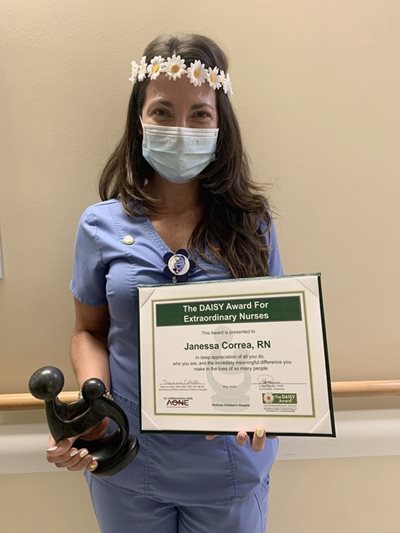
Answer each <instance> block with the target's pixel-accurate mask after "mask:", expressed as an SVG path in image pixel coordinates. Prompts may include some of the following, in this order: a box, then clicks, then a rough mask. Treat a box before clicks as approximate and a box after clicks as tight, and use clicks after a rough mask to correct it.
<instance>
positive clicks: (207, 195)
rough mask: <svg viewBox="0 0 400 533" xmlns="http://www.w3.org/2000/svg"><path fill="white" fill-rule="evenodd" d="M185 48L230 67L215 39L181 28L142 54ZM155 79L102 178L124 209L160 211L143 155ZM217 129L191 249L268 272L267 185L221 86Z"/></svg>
mask: <svg viewBox="0 0 400 533" xmlns="http://www.w3.org/2000/svg"><path fill="white" fill-rule="evenodd" d="M172 54H176V55H180V56H181V58H182V59H184V60H185V63H186V64H187V65H188V64H190V63H191V62H192V63H193V62H194V61H195V60H196V59H199V60H200V61H201V62H202V63H204V64H205V66H206V67H211V68H214V67H215V66H218V68H219V69H221V70H223V71H224V72H227V71H228V61H227V58H226V55H225V54H224V52H223V51H222V50H221V49H220V48H219V46H218V45H217V44H216V43H215V42H214V41H213V40H211V39H210V38H208V37H205V36H203V35H194V34H183V35H179V36H175V35H174V36H170V35H168V36H160V37H157V38H156V39H154V40H153V41H152V42H151V43H149V44H148V46H147V47H146V49H145V50H144V52H143V55H144V56H146V57H147V58H148V59H149V58H153V57H154V56H157V55H160V56H162V57H165V58H166V57H171V56H172ZM148 83H149V79H148V78H145V80H144V81H142V82H140V83H136V84H135V85H134V87H133V90H132V94H131V97H130V101H129V107H128V116H127V121H126V127H125V132H124V134H123V136H122V139H121V140H120V142H119V144H118V145H117V147H116V149H115V150H114V152H113V153H112V155H111V157H110V158H109V160H108V162H107V164H106V166H105V168H104V170H103V172H102V174H101V177H100V183H99V192H100V197H101V199H102V200H108V199H110V198H117V197H118V198H119V199H120V201H121V202H122V205H123V207H124V209H125V210H126V211H127V212H128V213H129V214H131V215H132V216H136V215H137V214H138V211H137V209H136V210H135V204H136V205H137V204H140V205H142V206H144V207H145V208H146V209H149V210H157V203H156V201H155V200H154V199H153V198H151V197H149V196H148V195H147V194H146V193H145V191H144V185H145V183H146V182H147V180H149V179H151V177H152V175H153V174H154V170H153V169H152V168H151V166H150V165H149V164H148V163H147V161H146V160H145V159H144V157H143V155H142V137H141V134H140V127H139V116H140V114H141V111H142V108H143V104H144V99H145V91H146V87H147V84H148ZM216 98H217V109H218V124H219V134H218V143H217V149H216V159H215V161H213V162H212V163H210V165H208V167H207V168H206V169H205V170H204V171H203V172H202V173H201V174H200V175H199V177H198V179H200V183H201V191H202V200H203V205H204V209H203V216H202V219H201V221H200V222H199V224H198V225H197V227H196V228H195V229H194V231H193V234H192V236H191V239H190V242H189V248H190V249H192V250H196V252H197V253H199V254H200V255H201V256H202V257H203V258H204V259H206V260H208V261H210V260H211V261H212V260H213V259H212V258H211V259H210V252H211V254H212V256H213V258H214V259H215V260H219V261H221V262H222V263H223V264H224V266H225V267H226V268H227V269H228V270H229V271H230V273H231V275H232V277H234V278H239V277H254V276H264V275H266V274H268V255H269V253H268V246H267V242H266V239H265V234H266V233H267V232H268V230H269V228H270V225H271V216H270V212H269V206H268V202H267V200H266V198H265V197H264V196H263V195H262V193H261V187H259V186H257V185H256V184H255V183H254V182H253V181H252V179H251V176H250V170H249V162H248V158H247V155H246V153H245V151H244V148H243V144H242V138H241V134H240V129H239V124H238V121H237V119H236V116H235V113H234V111H233V108H232V104H231V102H230V100H229V97H228V96H227V95H226V94H225V93H224V91H223V90H217V91H216Z"/></svg>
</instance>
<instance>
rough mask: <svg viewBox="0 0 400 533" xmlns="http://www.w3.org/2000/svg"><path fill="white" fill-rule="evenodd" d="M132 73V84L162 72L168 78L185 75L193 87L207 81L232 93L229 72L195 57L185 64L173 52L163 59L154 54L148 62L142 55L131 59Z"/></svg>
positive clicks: (215, 87)
mask: <svg viewBox="0 0 400 533" xmlns="http://www.w3.org/2000/svg"><path fill="white" fill-rule="evenodd" d="M131 65H132V74H131V77H130V78H129V81H131V82H132V84H133V85H134V84H135V83H136V82H137V81H143V80H144V79H145V78H146V77H147V78H149V79H150V80H156V79H157V78H158V76H159V75H160V74H164V75H165V76H166V77H167V78H168V79H170V80H173V81H175V80H177V79H180V78H182V76H187V77H188V78H189V80H190V83H192V84H193V85H194V86H195V87H200V86H201V85H203V83H208V84H209V86H210V87H211V88H212V89H214V91H215V90H217V89H221V88H222V89H223V91H224V93H225V94H227V95H228V96H232V95H233V90H232V84H231V80H230V78H229V74H228V73H225V72H224V71H223V70H220V69H219V68H218V67H214V68H210V67H208V68H207V67H206V66H205V65H204V63H202V62H201V61H200V60H198V59H196V60H195V62H194V63H190V67H188V66H187V65H186V64H185V60H184V59H181V56H177V55H175V54H173V55H172V57H168V58H167V59H164V58H163V57H162V56H155V57H153V59H151V61H150V62H149V63H147V62H146V56H143V57H142V59H141V60H140V62H139V63H136V61H132V63H131Z"/></svg>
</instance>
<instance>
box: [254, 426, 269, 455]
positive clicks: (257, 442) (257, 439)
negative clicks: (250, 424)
mask: <svg viewBox="0 0 400 533" xmlns="http://www.w3.org/2000/svg"><path fill="white" fill-rule="evenodd" d="M265 439H266V437H265V430H264V428H257V429H256V430H255V432H254V433H253V438H252V441H251V447H252V448H253V450H254V451H255V452H261V450H263V449H264V447H265Z"/></svg>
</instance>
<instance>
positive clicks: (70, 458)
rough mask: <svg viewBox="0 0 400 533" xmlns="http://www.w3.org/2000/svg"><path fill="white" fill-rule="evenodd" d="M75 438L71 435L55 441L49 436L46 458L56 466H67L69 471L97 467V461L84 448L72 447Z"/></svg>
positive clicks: (91, 469)
mask: <svg viewBox="0 0 400 533" xmlns="http://www.w3.org/2000/svg"><path fill="white" fill-rule="evenodd" d="M75 440H76V437H73V438H67V439H64V440H61V441H59V442H57V443H56V442H55V441H54V439H53V438H52V437H50V438H49V448H48V449H47V451H46V456H47V460H48V461H49V463H52V464H54V465H55V466H56V467H57V468H67V469H68V470H71V471H76V470H84V469H85V468H89V470H90V471H94V470H95V469H96V468H97V462H96V461H94V460H93V457H92V456H91V455H90V454H89V452H88V450H87V449H86V448H83V449H80V450H78V449H77V448H73V447H72V446H73V443H74V441H75Z"/></svg>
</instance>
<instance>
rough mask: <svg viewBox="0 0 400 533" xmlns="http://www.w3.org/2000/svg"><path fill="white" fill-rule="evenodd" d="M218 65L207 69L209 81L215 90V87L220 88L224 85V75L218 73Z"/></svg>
mask: <svg viewBox="0 0 400 533" xmlns="http://www.w3.org/2000/svg"><path fill="white" fill-rule="evenodd" d="M218 70H219V69H218V67H214V68H213V69H211V68H209V69H208V71H207V81H208V83H209V84H210V87H212V88H213V89H214V91H215V89H220V87H221V85H222V76H221V75H220V74H218Z"/></svg>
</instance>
